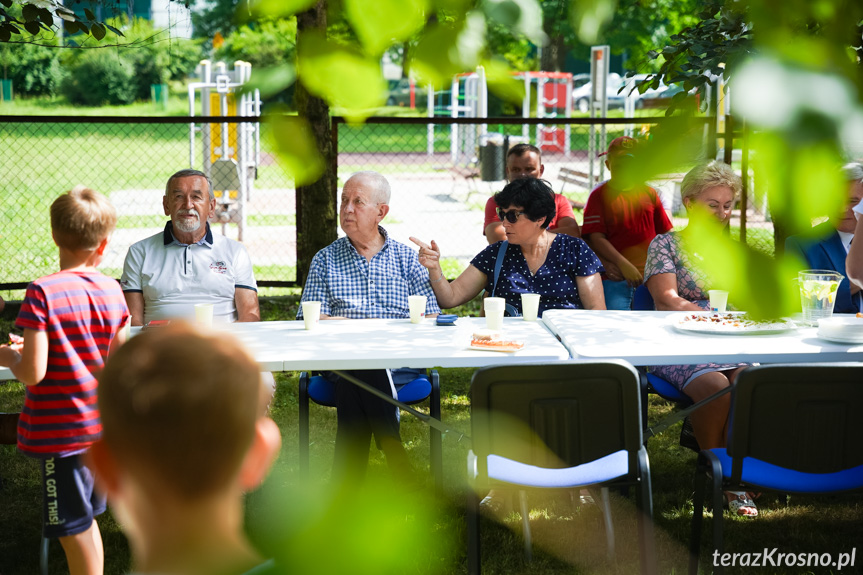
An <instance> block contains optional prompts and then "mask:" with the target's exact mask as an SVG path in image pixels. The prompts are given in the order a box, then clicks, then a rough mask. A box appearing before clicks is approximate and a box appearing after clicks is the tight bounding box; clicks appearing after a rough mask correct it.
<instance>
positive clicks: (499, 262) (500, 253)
mask: <svg viewBox="0 0 863 575" xmlns="http://www.w3.org/2000/svg"><path fill="white" fill-rule="evenodd" d="M508 246H509V242H508V241H506V240H503V241H502V242H501V243H500V249H499V250H497V258H496V259H495V261H494V281H493V283H492V284H491V297H494V292H495V290H496V289H497V280H498V278H499V277H500V268H501V267H503V257H504V255H505V254H506V248H507V247H508ZM505 313H506V315H508V316H509V317H518V316H520V315H521V314H520V313H518V310H517V309H516V308H515V306H513V305H511V304H506V308H505Z"/></svg>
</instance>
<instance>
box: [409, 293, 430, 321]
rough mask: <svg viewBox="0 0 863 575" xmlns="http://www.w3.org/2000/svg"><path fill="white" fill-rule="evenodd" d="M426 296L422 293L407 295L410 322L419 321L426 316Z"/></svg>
mask: <svg viewBox="0 0 863 575" xmlns="http://www.w3.org/2000/svg"><path fill="white" fill-rule="evenodd" d="M426 303H428V298H427V297H426V296H424V295H409V296H408V308H409V309H410V312H411V323H420V322H421V321H422V320H423V318H425V316H426Z"/></svg>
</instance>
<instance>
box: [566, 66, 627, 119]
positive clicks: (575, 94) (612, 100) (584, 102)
mask: <svg viewBox="0 0 863 575" xmlns="http://www.w3.org/2000/svg"><path fill="white" fill-rule="evenodd" d="M574 80H575V78H573V81H574ZM587 80H588V81H587V82H585V83H584V84H582V85H581V86H580V87H578V88H573V90H572V106H573V108H574V109H576V110H578V111H579V112H581V113H587V112H589V111H590V96H591V93H592V90H593V84H591V82H590V75H589V74H587ZM573 85H575V84H574V82H573ZM622 85H623V83H622V80H621V78H620V74H609V75H608V84H607V85H606V86H605V93H606V95H607V97H608V107H609V108H614V107H622V106H623V97H622V96H619V95H618V93H617V91H618V90H620V87H621V86H622Z"/></svg>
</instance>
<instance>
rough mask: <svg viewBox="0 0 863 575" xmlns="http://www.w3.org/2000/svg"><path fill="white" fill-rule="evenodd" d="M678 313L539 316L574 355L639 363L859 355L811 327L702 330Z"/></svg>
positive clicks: (862, 357) (861, 353)
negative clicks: (679, 320) (679, 322)
mask: <svg viewBox="0 0 863 575" xmlns="http://www.w3.org/2000/svg"><path fill="white" fill-rule="evenodd" d="M680 313H682V312H668V311H616V310H548V311H546V312H545V313H544V314H543V316H542V321H543V323H545V325H546V326H547V327H548V328H549V329H550V330H551V331H552V332H553V333H554V334H556V335H557V336H558V337H559V338H560V340H561V341H562V342H563V344H564V345H565V346H566V348H567V349H568V350H569V353H570V354H571V356H572V358H573V359H585V360H602V359H611V358H618V359H624V360H626V361H628V362H630V363H631V364H633V365H638V366H649V365H679V364H695V363H708V362H717V363H736V362H747V363H759V362H760V363H808V362H843V361H863V344H842V343H832V342H829V341H826V340H823V339H819V338H818V334H817V331H818V330H817V329H816V328H814V327H804V328H799V329H796V330H791V331H787V332H784V333H777V334H770V335H724V334H723V335H707V334H700V333H688V332H681V331H679V330H677V329H676V328H674V327H673V326H672V323H673V320H674V316H676V315H678V314H680Z"/></svg>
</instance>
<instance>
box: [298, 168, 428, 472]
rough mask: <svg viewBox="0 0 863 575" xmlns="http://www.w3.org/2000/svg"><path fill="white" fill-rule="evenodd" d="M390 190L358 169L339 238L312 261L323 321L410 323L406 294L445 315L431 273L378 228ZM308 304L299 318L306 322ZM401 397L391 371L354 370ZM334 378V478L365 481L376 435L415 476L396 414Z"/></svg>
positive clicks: (308, 294)
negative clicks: (418, 297) (371, 441)
mask: <svg viewBox="0 0 863 575" xmlns="http://www.w3.org/2000/svg"><path fill="white" fill-rule="evenodd" d="M389 201H390V185H389V182H388V181H387V180H386V178H384V177H383V176H382V175H380V174H378V173H377V172H358V173H356V174H354V175H353V176H351V178H350V179H348V181H347V182H345V186H344V188H343V190H342V197H341V206H340V207H339V223H340V225H341V227H342V230H343V231H344V232H345V234H346V236H347V237H344V238H339V239H338V240H336V241H334V242H333V243H332V244H330V245H329V246H327V247H325V248H324V249H322V250H321V251H319V252H318V253H317V254H315V257H314V259H312V264H311V267H310V269H309V276H308V278H307V279H306V285H305V288H304V289H303V297H302V301H320V302H321V319H322V320H323V319H364V318H407V317H410V312H409V309H408V296H410V295H424V296H426V297H428V304H427V305H426V315H427V316H435V315H437V314H439V313H440V308H439V307H438V304H437V300H435V297H434V292H433V291H432V289H431V284H430V283H429V275H428V270H427V269H426V268H424V267H423V266H421V265H420V263H419V260H418V259H417V253H416V251H414V250H413V249H411V248H409V247H408V246H406V245H405V244H402V243H399V242H397V241H395V240H392V239H390V238H389V236H388V235H387V232H386V230H384V228H382V227H381V226H380V225H379V224H380V222H381V220H383V219H384V218H385V217H386V215H387V213H388V212H389V209H390V207H389ZM302 313H303V310H302V305H301V306H300V310H299V312H298V313H297V318H298V319H300V318H302ZM349 373H351V374H352V375H354V376H355V377H357V378H358V379H361V380H363V381H365V382H367V383H368V384H370V385H372V386H374V387H375V388H377V389H380V390H381V391H383V392H384V393H389V394H391V395H392V396H393V397H396V390H395V386H394V384H393V380H392V376H391V374H390V372H389V370H384V369H381V370H368V371H354V372H349ZM328 377H330V378H331V379H332V380H334V381H336V383H337V387H336V398H337V406H336V408H337V411H338V430H337V432H336V454H335V463H334V469H333V476H334V477H335V478H337V479H339V480H343V481H344V480H351V481H354V480H360V479H362V477H363V476H364V475H365V471H366V467H367V465H368V455H369V454H368V448H369V439H370V437H371V435H372V434H374V436H375V441H376V443H377V445H378V447H379V448H380V449H381V451H383V452H384V454H385V455H386V457H387V464H388V465H389V467H390V470H391V471H392V473H393V475H394V476H395V477H396V479H397V480H406V481H412V478H413V474H412V471H411V468H410V465H409V463H408V459H407V453H406V452H405V449H404V446H402V442H401V436H400V435H399V420H398V409H397V408H396V407H395V406H393V405H390V404H389V403H387V402H385V401H382V400H380V399H378V398H376V397H374V396H373V395H371V394H369V393H367V392H364V391H362V390H361V389H360V388H358V387H357V386H355V385H353V384H351V383H349V382H347V381H338V378H337V377H336V376H333V375H332V374H330V376H328Z"/></svg>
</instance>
